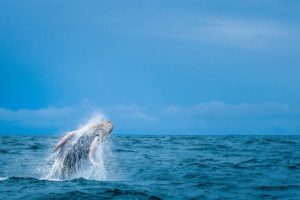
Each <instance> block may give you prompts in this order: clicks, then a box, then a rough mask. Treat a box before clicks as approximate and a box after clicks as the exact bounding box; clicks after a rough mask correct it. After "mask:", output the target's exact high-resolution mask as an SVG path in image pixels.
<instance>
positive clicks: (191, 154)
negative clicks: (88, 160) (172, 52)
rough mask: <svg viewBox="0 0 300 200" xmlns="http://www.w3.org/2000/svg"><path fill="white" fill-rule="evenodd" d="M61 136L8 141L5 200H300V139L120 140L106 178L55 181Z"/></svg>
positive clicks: (110, 153)
mask: <svg viewBox="0 0 300 200" xmlns="http://www.w3.org/2000/svg"><path fill="white" fill-rule="evenodd" d="M57 141H58V137H53V136H0V199H1V200H2V199H43V200H44V199H295V200H299V199H300V136H116V135H113V136H112V137H111V138H110V140H109V142H108V143H106V144H105V148H104V150H103V158H102V159H103V162H104V168H103V169H99V170H100V171H99V172H97V173H98V174H99V176H90V178H87V177H85V178H80V176H79V177H78V178H76V179H73V180H65V181H53V180H47V179H46V178H45V177H47V173H48V170H49V167H50V166H51V158H50V157H51V156H50V155H51V151H52V149H53V146H54V145H55V143H56V142H57Z"/></svg>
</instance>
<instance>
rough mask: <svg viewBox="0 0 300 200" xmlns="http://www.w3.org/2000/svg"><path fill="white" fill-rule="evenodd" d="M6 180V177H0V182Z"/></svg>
mask: <svg viewBox="0 0 300 200" xmlns="http://www.w3.org/2000/svg"><path fill="white" fill-rule="evenodd" d="M7 179H8V177H0V181H5V180H7Z"/></svg>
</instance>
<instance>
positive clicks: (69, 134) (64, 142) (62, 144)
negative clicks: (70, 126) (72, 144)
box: [54, 132, 75, 151]
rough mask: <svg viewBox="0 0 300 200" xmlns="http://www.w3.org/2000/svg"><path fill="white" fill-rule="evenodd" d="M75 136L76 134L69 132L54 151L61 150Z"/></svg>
mask: <svg viewBox="0 0 300 200" xmlns="http://www.w3.org/2000/svg"><path fill="white" fill-rule="evenodd" d="M74 135H75V132H69V133H67V134H66V135H65V136H64V137H63V138H62V139H61V140H60V141H59V142H58V143H57V144H56V146H55V147H54V151H57V150H58V149H59V148H61V147H62V146H64V145H65V144H66V142H67V141H68V139H70V138H71V137H73V136H74Z"/></svg>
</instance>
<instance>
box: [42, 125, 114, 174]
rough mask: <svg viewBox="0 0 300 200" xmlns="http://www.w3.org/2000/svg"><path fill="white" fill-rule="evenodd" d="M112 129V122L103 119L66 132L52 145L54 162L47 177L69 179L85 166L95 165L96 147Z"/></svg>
mask: <svg viewBox="0 0 300 200" xmlns="http://www.w3.org/2000/svg"><path fill="white" fill-rule="evenodd" d="M112 130H113V125H112V122H111V121H109V120H103V121H101V122H97V123H91V124H88V125H85V126H84V127H82V128H80V129H78V130H75V131H71V132H69V133H67V134H66V135H65V136H64V137H62V138H61V139H60V141H59V142H58V143H57V144H56V146H55V147H54V152H55V156H54V157H55V158H54V163H53V165H52V168H51V170H50V173H49V175H48V177H47V178H49V179H59V180H65V179H70V178H72V177H74V176H76V175H77V173H79V172H81V171H82V170H85V169H86V167H88V166H90V165H97V162H96V161H95V160H94V156H95V153H96V151H97V147H98V146H99V144H100V143H101V142H103V141H105V140H107V138H108V136H109V135H110V134H111V132H112Z"/></svg>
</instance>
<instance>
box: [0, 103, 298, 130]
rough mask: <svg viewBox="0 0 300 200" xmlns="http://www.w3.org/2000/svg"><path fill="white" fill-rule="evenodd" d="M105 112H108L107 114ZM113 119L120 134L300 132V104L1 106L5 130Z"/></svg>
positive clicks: (61, 127)
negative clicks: (37, 107) (13, 108)
mask: <svg viewBox="0 0 300 200" xmlns="http://www.w3.org/2000/svg"><path fill="white" fill-rule="evenodd" d="M104 113H105V114H104ZM93 116H96V118H97V119H99V118H108V119H111V120H112V121H113V123H114V127H115V129H114V132H115V133H129V134H132V133H136V134H253V133H261V134H299V133H300V108H299V107H297V106H292V105H287V104H280V103H276V102H267V103H258V104H253V103H238V104H231V103H225V102H222V101H210V102H203V103H199V104H196V105H189V106H181V105H170V106H167V107H165V108H163V109H159V108H152V109H149V108H147V107H143V106H139V105H135V104H129V105H124V104H121V105H113V106H97V105H94V104H92V103H90V102H89V103H82V104H78V105H73V106H68V107H61V108H59V107H47V108H40V109H19V110H10V109H6V108H0V133H63V132H64V131H68V130H72V129H76V128H78V127H79V126H80V125H82V124H83V123H86V122H88V121H89V119H90V118H91V117H92V118H93V119H94V118H95V117H93Z"/></svg>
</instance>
